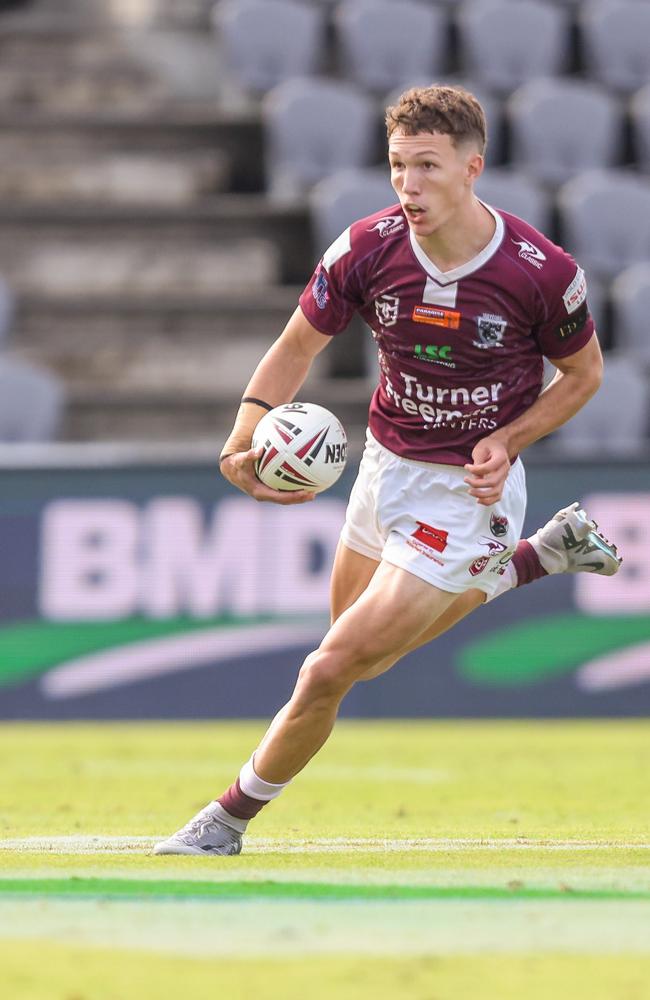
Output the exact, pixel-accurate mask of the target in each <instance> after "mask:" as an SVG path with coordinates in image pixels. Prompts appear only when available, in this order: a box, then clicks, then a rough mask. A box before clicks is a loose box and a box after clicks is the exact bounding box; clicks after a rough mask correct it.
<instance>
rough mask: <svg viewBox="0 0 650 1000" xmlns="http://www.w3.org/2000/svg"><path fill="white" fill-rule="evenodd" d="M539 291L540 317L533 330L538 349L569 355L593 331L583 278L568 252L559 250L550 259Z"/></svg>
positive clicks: (555, 355)
mask: <svg viewBox="0 0 650 1000" xmlns="http://www.w3.org/2000/svg"><path fill="white" fill-rule="evenodd" d="M542 294H543V298H544V316H543V319H542V321H541V322H540V323H539V325H538V327H537V330H536V336H537V342H538V344H539V347H540V350H541V352H542V354H544V355H545V356H546V357H547V358H566V357H569V355H570V354H575V353H576V351H579V350H580V349H581V348H583V347H584V346H585V344H586V343H587V342H588V341H589V340H590V339H591V337H592V335H593V333H594V321H593V319H592V317H591V314H590V312H589V306H588V305H587V279H586V278H585V273H584V271H583V270H582V268H581V267H579V266H578V265H577V264H576V262H575V260H574V259H573V258H572V257H571V256H570V255H569V254H567V253H564V252H561V253H560V254H558V255H557V257H556V258H555V259H554V261H553V267H552V273H551V275H550V280H547V282H546V284H545V287H544V288H543V290H542Z"/></svg>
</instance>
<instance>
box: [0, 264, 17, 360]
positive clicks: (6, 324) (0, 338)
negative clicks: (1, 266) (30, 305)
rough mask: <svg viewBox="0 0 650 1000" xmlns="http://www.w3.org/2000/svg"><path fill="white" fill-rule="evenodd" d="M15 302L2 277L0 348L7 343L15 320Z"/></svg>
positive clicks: (0, 287) (0, 290) (0, 278)
mask: <svg viewBox="0 0 650 1000" xmlns="http://www.w3.org/2000/svg"><path fill="white" fill-rule="evenodd" d="M14 311H15V301H14V296H13V292H12V291H11V289H10V288H9V285H8V284H7V283H6V281H5V280H4V279H3V278H2V277H0V346H2V344H3V343H4V342H5V341H6V339H7V337H8V336H9V332H10V330H11V325H12V322H13V318H14Z"/></svg>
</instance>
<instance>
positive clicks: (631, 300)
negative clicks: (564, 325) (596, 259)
mask: <svg viewBox="0 0 650 1000" xmlns="http://www.w3.org/2000/svg"><path fill="white" fill-rule="evenodd" d="M612 305H613V311H614V343H615V344H616V347H617V348H618V349H620V350H621V351H624V352H625V353H626V354H627V356H628V357H630V358H632V359H635V360H636V361H638V362H641V363H642V364H644V365H647V366H648V367H649V368H650V261H647V262H646V263H642V264H635V265H634V266H633V267H630V268H627V270H625V271H623V272H622V273H621V274H619V275H618V277H617V278H616V280H615V281H614V282H613V284H612Z"/></svg>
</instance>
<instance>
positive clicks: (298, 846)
mask: <svg viewBox="0 0 650 1000" xmlns="http://www.w3.org/2000/svg"><path fill="white" fill-rule="evenodd" d="M166 836H167V835H165V834H161V835H160V836H159V837H118V836H108V837H107V836H100V835H97V836H81V835H75V836H69V837H67V836H61V837H15V838H10V839H5V840H0V851H16V852H26V851H35V852H40V853H46V854H128V853H149V851H151V849H152V848H153V846H154V844H156V843H157V842H158V841H159V840H164V839H165V837H166ZM244 850H245V853H246V854H386V853H418V852H420V853H424V854H436V853H441V852H445V851H460V852H462V851H476V850H482V851H632V850H636V851H650V843H649V842H643V841H638V842H635V841H621V840H517V839H513V838H511V839H505V838H504V839H502V840H501V839H498V838H485V839H476V838H463V837H460V838H454V837H442V838H433V837H422V838H405V839H404V840H393V839H383V838H381V837H376V838H375V837H350V838H346V837H313V838H311V837H310V838H308V839H297V840H289V839H287V840H282V839H279V838H275V837H251V838H249V839H248V838H247V839H246V841H245V847H244Z"/></svg>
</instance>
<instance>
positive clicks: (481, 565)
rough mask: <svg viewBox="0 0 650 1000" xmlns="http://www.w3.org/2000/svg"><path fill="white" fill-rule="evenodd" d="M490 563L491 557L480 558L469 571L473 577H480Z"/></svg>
mask: <svg viewBox="0 0 650 1000" xmlns="http://www.w3.org/2000/svg"><path fill="white" fill-rule="evenodd" d="M489 561H490V557H489V556H479V557H478V559H475V560H474V562H473V563H472V565H471V566H470V568H469V571H470V573H471V574H472V576H478V575H479V573H482V572H483V570H484V569H485V567H486V566H487V564H488V563H489Z"/></svg>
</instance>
